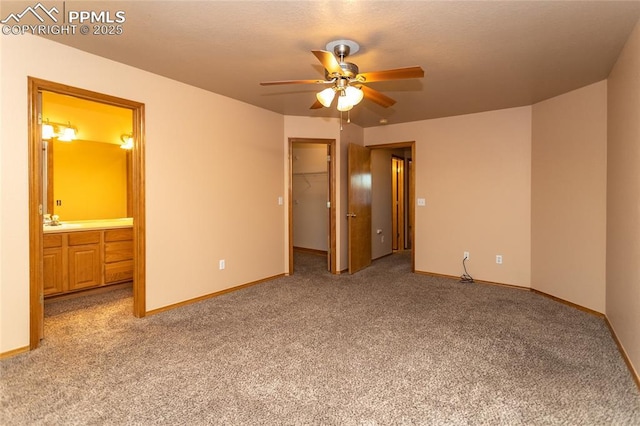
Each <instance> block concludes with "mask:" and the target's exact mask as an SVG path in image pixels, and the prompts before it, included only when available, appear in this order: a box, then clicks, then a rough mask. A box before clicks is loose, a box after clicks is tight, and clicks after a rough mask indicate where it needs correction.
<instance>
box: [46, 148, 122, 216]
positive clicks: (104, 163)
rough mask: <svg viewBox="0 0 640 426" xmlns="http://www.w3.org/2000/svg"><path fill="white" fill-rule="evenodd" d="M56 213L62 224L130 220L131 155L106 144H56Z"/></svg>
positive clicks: (54, 211)
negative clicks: (128, 181) (128, 215)
mask: <svg viewBox="0 0 640 426" xmlns="http://www.w3.org/2000/svg"><path fill="white" fill-rule="evenodd" d="M49 143H50V144H53V147H54V148H53V163H54V167H53V195H54V197H53V199H54V200H60V202H61V204H62V205H60V206H57V205H55V202H54V206H53V213H54V214H57V215H59V216H60V220H62V221H68V220H89V219H116V218H120V217H127V151H126V150H124V149H121V148H120V146H119V145H115V144H111V143H102V142H88V141H82V140H75V141H73V142H60V141H57V140H53V141H51V142H49Z"/></svg>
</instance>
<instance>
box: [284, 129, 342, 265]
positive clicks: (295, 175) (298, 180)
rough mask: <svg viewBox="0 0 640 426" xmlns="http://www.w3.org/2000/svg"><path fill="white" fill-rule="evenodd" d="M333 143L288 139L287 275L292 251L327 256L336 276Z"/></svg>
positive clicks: (328, 263)
mask: <svg viewBox="0 0 640 426" xmlns="http://www.w3.org/2000/svg"><path fill="white" fill-rule="evenodd" d="M335 149H336V148H335V140H334V139H310V138H289V274H290V275H291V274H293V273H294V256H295V251H301V250H302V251H306V252H310V253H315V254H319V255H322V256H326V270H327V271H329V272H331V273H334V274H335V273H337V265H336V205H335V196H336V195H335V194H336V191H335V173H336V172H335V161H334V159H335Z"/></svg>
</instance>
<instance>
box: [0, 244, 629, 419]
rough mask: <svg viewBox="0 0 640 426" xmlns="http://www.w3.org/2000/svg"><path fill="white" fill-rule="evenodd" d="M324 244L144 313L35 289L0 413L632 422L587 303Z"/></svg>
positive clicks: (624, 375) (112, 301)
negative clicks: (52, 298)
mask: <svg viewBox="0 0 640 426" xmlns="http://www.w3.org/2000/svg"><path fill="white" fill-rule="evenodd" d="M323 261H324V260H323V258H321V257H317V256H313V255H308V254H296V271H297V273H296V274H295V275H294V276H291V277H284V278H280V279H276V280H273V281H270V282H266V283H263V284H260V285H257V286H254V287H250V288H247V289H244V290H240V291H237V292H233V293H229V294H226V295H223V296H220V297H217V298H214V299H210V300H207V301H203V302H200V303H197V304H193V305H189V306H187V307H183V308H180V309H175V310H172V311H168V312H165V313H162V314H158V315H154V316H151V317H147V318H143V319H136V318H134V317H133V316H132V315H131V311H132V301H131V297H130V292H128V291H126V290H120V291H117V292H113V293H111V294H105V295H97V296H91V297H87V298H83V299H77V300H71V301H65V302H56V303H53V304H49V305H48V306H47V309H46V312H47V317H46V321H45V330H46V339H45V341H44V342H43V345H42V347H41V348H40V349H38V350H36V351H33V352H30V353H26V354H22V355H19V356H16V357H13V358H10V359H6V360H3V361H1V362H0V368H1V369H0V374H1V381H0V386H1V387H0V391H1V399H0V401H1V404H0V410H1V411H0V424H3V425H33V424H36V425H41V424H46V425H67V424H100V425H102V424H113V425H121V424H135V425H176V424H185V425H204V424H227V425H263V424H269V425H276V424H278V425H281V424H291V425H302V424H314V425H315V424H317V425H390V424H474V425H475V424H504V425H539V424H571V425H585V424H597V425H601V424H614V425H638V424H640V394H639V392H638V389H637V387H636V386H635V384H634V382H633V380H632V378H631V375H630V373H629V371H628V370H627V368H626V366H625V364H624V362H623V360H622V358H621V356H620V354H619V353H618V350H617V348H616V345H615V343H614V341H613V340H612V338H611V335H610V333H609V331H608V329H607V327H606V325H605V324H604V322H603V320H602V319H600V318H596V317H594V316H592V315H589V314H587V313H584V312H581V311H579V310H576V309H573V308H570V307H568V306H565V305H562V304H559V303H557V302H554V301H552V300H549V299H548V298H545V297H542V296H540V295H537V294H533V293H530V292H525V291H520V290H513V289H508V288H502V287H496V286H487V285H480V284H462V283H459V282H457V281H455V280H448V279H443V278H434V277H428V276H424V275H417V274H412V273H411V272H410V267H409V258H408V256H406V255H394V256H389V257H386V258H383V259H380V260H378V261H376V262H374V264H373V265H372V267H370V268H369V269H367V270H365V271H362V272H361V273H358V274H356V275H353V276H349V275H339V276H334V275H330V274H328V273H326V272H324V271H323Z"/></svg>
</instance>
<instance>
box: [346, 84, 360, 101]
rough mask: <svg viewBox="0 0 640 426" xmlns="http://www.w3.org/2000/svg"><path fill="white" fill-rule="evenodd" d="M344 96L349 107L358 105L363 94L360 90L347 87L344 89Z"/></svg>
mask: <svg viewBox="0 0 640 426" xmlns="http://www.w3.org/2000/svg"><path fill="white" fill-rule="evenodd" d="M344 95H345V97H346V98H348V100H349V103H350V104H351V105H358V104H359V103H360V101H362V98H364V93H363V92H362V90H360V89H358V88H357V87H353V86H349V87H347V88H346V89H344Z"/></svg>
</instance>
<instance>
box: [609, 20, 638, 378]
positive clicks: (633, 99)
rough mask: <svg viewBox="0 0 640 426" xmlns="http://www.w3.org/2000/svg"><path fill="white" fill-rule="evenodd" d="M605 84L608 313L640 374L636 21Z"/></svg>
mask: <svg viewBox="0 0 640 426" xmlns="http://www.w3.org/2000/svg"><path fill="white" fill-rule="evenodd" d="M607 87H608V92H607V100H608V105H607V113H608V145H607V317H608V318H609V321H610V322H611V325H612V327H613V329H614V330H615V332H616V334H617V336H618V338H619V339H620V342H621V343H622V346H623V347H624V348H625V351H626V352H627V354H628V356H629V358H630V359H631V362H632V363H633V365H634V366H635V370H636V373H637V374H640V210H639V208H638V206H640V23H638V24H637V25H636V28H635V30H634V31H633V33H632V34H631V37H629V40H628V41H627V44H626V46H625V47H624V49H623V51H622V53H621V54H620V57H619V58H618V61H617V63H616V65H615V66H614V68H613V71H612V72H611V74H610V75H609V80H608V83H607Z"/></svg>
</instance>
